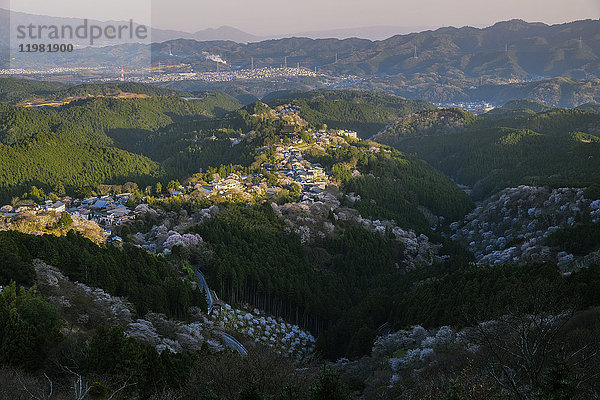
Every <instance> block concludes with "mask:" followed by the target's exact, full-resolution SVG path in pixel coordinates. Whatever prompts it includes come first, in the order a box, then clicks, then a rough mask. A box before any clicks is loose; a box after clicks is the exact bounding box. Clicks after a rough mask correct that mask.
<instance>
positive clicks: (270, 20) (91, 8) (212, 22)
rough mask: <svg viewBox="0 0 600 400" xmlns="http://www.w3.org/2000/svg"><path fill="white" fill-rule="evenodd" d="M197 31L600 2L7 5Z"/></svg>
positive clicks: (500, 15)
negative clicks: (150, 12)
mask: <svg viewBox="0 0 600 400" xmlns="http://www.w3.org/2000/svg"><path fill="white" fill-rule="evenodd" d="M149 4H151V10H152V18H151V19H152V24H151V25H152V26H153V27H154V28H159V29H172V30H178V31H187V32H196V31H199V30H203V29H207V28H217V27H220V26H224V25H226V26H231V27H235V28H238V29H241V30H243V31H245V32H248V33H251V34H254V35H258V36H261V37H277V36H278V37H281V36H286V35H293V34H297V33H300V32H310V31H331V30H334V29H346V30H350V31H351V29H352V28H356V29H358V28H363V27H383V26H386V27H388V28H389V27H398V28H399V32H398V33H405V32H400V30H402V29H404V30H405V31H411V29H412V30H424V29H433V28H438V27H442V26H455V27H460V26H465V25H469V26H476V27H483V26H489V25H492V24H493V23H495V22H498V21H503V20H508V19H514V18H519V19H523V20H525V21H529V22H545V23H548V24H556V23H563V22H569V21H574V20H578V19H598V18H600V0H569V1H566V0H454V1H452V0H418V1H406V0H303V1H295V2H291V1H282V0H277V1H276V0H252V1H248V0H223V1H204V0H125V1H123V0H101V1H98V0H52V1H48V0H12V4H11V9H12V10H13V11H20V12H26V13H30V14H37V15H50V16H55V17H76V18H90V19H98V20H105V21H106V20H129V19H130V18H133V19H134V20H136V22H139V23H143V24H149V21H148V19H150V17H149V16H148V13H146V12H141V11H140V10H143V9H145V10H148V9H149Z"/></svg>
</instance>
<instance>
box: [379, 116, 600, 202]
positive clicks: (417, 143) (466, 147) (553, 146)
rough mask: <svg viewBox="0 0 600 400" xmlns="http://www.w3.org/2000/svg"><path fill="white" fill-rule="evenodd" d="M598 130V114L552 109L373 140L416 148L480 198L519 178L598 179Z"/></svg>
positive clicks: (579, 182) (570, 182)
mask: <svg viewBox="0 0 600 400" xmlns="http://www.w3.org/2000/svg"><path fill="white" fill-rule="evenodd" d="M496 118H498V119H496ZM425 132H426V129H425ZM599 134H600V118H599V116H598V114H595V113H590V112H586V111H581V110H561V109H556V110H549V111H544V112H541V113H538V114H535V113H534V112H533V111H530V112H528V113H526V115H520V114H519V115H517V116H514V115H513V114H500V115H499V116H497V117H494V120H491V119H479V120H478V122H477V123H476V124H474V125H472V126H471V127H470V128H468V129H464V130H461V131H459V132H457V133H453V134H448V135H443V136H430V135H427V136H424V137H419V138H406V139H403V138H402V136H399V135H398V134H394V133H393V132H391V133H389V134H388V133H383V134H381V135H379V136H377V138H376V139H377V140H381V141H382V142H383V143H389V144H391V145H394V146H396V147H397V148H399V149H401V150H402V151H406V152H410V153H417V154H418V155H420V156H421V157H423V159H425V160H426V161H427V162H429V163H430V164H431V165H433V166H434V167H436V168H438V169H440V170H441V171H443V172H444V173H446V174H447V175H449V176H451V177H453V178H454V179H455V180H456V181H457V182H459V183H462V184H465V185H468V186H471V187H473V195H474V196H475V198H478V199H480V198H484V197H486V196H487V195H489V194H491V193H494V192H496V191H498V190H501V189H503V188H506V187H513V186H516V185H519V184H522V183H530V184H549V185H562V186H586V185H589V184H591V183H595V182H599V181H600V175H598V171H599V167H600V165H599V164H598V160H600V158H599V157H600V147H598V141H599V140H600V139H599V137H598V135H599Z"/></svg>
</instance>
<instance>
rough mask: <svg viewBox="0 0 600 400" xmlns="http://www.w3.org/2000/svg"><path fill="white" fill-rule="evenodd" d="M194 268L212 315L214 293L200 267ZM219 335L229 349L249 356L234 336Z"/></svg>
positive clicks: (221, 333)
mask: <svg viewBox="0 0 600 400" xmlns="http://www.w3.org/2000/svg"><path fill="white" fill-rule="evenodd" d="M193 268H194V272H196V278H198V285H200V287H201V288H202V290H204V293H206V302H207V303H208V313H209V314H210V312H211V311H212V309H213V307H214V305H215V299H214V297H213V295H212V292H211V291H210V288H209V287H208V283H207V282H206V278H204V274H203V273H202V271H200V267H198V266H194V267H193ZM218 333H219V334H220V335H221V336H222V337H223V341H224V342H225V344H226V345H227V347H229V348H230V349H232V350H233V351H237V352H238V353H240V354H241V355H242V356H247V355H248V350H246V348H245V347H244V346H243V345H242V344H241V343H240V342H239V341H238V340H237V339H236V338H234V337H233V336H231V335H230V334H228V333H225V332H218Z"/></svg>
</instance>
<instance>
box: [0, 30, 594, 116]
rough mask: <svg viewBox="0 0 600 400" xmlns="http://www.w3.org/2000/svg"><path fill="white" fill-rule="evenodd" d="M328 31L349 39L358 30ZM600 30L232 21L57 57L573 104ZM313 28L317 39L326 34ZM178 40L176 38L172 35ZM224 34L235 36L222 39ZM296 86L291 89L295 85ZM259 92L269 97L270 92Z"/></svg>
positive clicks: (589, 82) (409, 94) (451, 96)
mask: <svg viewBox="0 0 600 400" xmlns="http://www.w3.org/2000/svg"><path fill="white" fill-rule="evenodd" d="M57 22H60V21H57ZM386 29H389V30H388V31H387V33H391V32H392V31H393V29H394V28H393V27H379V28H364V29H362V30H361V29H357V31H356V32H357V33H360V32H363V33H365V32H367V31H369V30H370V33H371V34H372V35H376V34H387V33H385V31H386ZM397 29H400V28H397ZM325 32H328V33H327V34H331V35H332V36H335V35H337V36H340V37H343V36H346V35H349V34H351V33H352V32H351V31H348V30H338V31H325ZM598 32H600V21H598V20H591V19H589V20H582V21H575V22H570V23H565V24H558V25H547V24H543V23H529V22H525V21H522V20H511V21H504V22H498V23H496V24H494V25H493V26H490V27H487V28H474V27H462V28H454V27H446V28H440V29H436V30H428V31H423V32H419V33H409V34H403V35H396V36H392V37H390V38H388V39H385V40H378V41H372V40H368V39H359V38H349V39H334V38H330V39H319V40H316V39H310V38H300V37H293V38H283V39H277V40H262V41H261V40H260V39H261V38H260V37H257V36H254V35H250V34H247V33H245V32H243V31H240V30H237V29H235V28H231V27H221V28H218V29H207V30H203V31H199V32H196V33H193V34H192V33H185V32H179V31H164V30H154V31H153V42H154V43H153V44H152V45H151V47H150V48H148V45H143V44H139V43H130V44H122V45H118V46H111V47H104V48H83V49H78V50H77V51H75V52H74V53H71V54H68V53H67V54H55V55H53V62H55V63H56V65H60V66H65V67H68V66H106V67H112V68H114V66H115V65H116V66H126V69H127V68H135V65H136V62H137V63H138V64H143V63H144V62H146V65H147V60H148V55H149V54H151V55H152V62H153V63H154V64H155V65H158V63H161V64H162V65H163V66H165V65H169V64H173V65H184V64H187V65H189V68H190V70H193V71H194V72H204V71H215V62H221V60H222V61H223V62H222V64H221V66H220V69H221V71H227V70H228V69H231V70H239V69H249V68H251V65H252V64H254V66H255V67H258V68H260V67H280V66H282V65H284V64H285V63H286V62H287V65H288V66H296V65H300V66H301V67H304V68H310V69H314V68H316V69H317V70H318V72H320V73H322V75H320V76H319V77H317V78H311V79H309V80H307V79H305V80H303V81H302V82H301V83H300V84H301V85H302V88H303V89H308V88H319V87H329V88H336V86H335V85H336V84H337V83H335V81H334V82H333V83H332V81H331V80H329V77H348V76H350V77H355V78H354V79H351V80H349V81H345V82H343V83H342V86H343V87H346V88H357V89H365V90H378V91H388V92H392V93H394V94H397V95H400V96H403V97H406V98H413V99H417V98H418V99H425V100H428V101H431V102H435V103H442V104H443V103H449V102H471V101H475V102H478V101H492V102H493V103H494V104H504V103H506V102H507V101H509V100H512V99H522V98H531V99H532V100H537V101H542V102H545V103H546V104H548V105H550V106H563V107H574V106H578V105H580V104H584V103H587V102H591V101H596V102H597V101H598V100H600V94H599V93H600V91H599V90H598V89H599V88H600V84H599V83H598V80H599V79H600V35H598ZM305 34H306V35H307V36H310V35H314V36H315V37H317V36H320V35H321V34H325V33H324V32H321V33H319V32H312V33H310V32H305ZM365 34H366V33H365ZM173 37H177V39H170V38H173ZM220 38H228V40H217V39H220ZM0 46H1V43H0ZM149 50H150V51H149ZM36 57H37V58H36ZM28 60H29V61H30V62H31V64H32V65H33V66H35V63H36V62H37V61H39V62H46V61H47V58H46V57H42V56H36V55H32V56H31V57H29V58H28ZM36 60H37V61H36ZM556 79H559V80H556ZM309 81H310V82H309ZM182 85H183V86H182V88H184V87H185V90H188V88H189V87H191V88H193V90H201V89H205V88H206V86H208V85H209V82H204V81H193V85H191V86H189V85H187V84H186V83H185V82H183V83H182ZM202 85H204V86H202ZM273 85H275V83H273ZM294 85H295V84H294V83H292V84H291V86H285V87H284V88H287V89H293V88H296V87H295V86H294ZM263 86H264V85H263ZM278 88H280V89H281V88H282V87H281V86H279V87H278ZM548 88H550V89H551V90H548ZM234 89H235V88H234ZM190 90H191V89H190ZM272 90H276V89H271V91H272ZM252 93H253V94H254V95H256V96H258V97H262V95H264V93H265V91H264V90H262V89H261V90H256V91H252ZM261 93H262V94H261Z"/></svg>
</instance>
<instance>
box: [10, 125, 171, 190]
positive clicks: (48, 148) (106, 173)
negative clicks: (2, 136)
mask: <svg viewBox="0 0 600 400" xmlns="http://www.w3.org/2000/svg"><path fill="white" fill-rule="evenodd" d="M0 165H1V166H2V168H1V172H0V201H2V202H8V201H10V199H11V197H13V196H20V195H22V194H23V193H26V192H28V191H29V189H30V188H31V186H37V187H40V188H43V189H44V190H46V189H52V188H54V187H56V185H58V184H59V183H62V185H64V186H65V188H66V189H67V190H68V192H69V193H78V194H80V195H84V194H85V193H86V188H89V187H96V186H97V185H99V184H103V183H104V184H123V183H125V182H136V183H138V185H140V186H141V187H143V186H145V185H150V184H154V183H155V182H156V181H157V180H160V179H165V178H166V177H167V176H168V175H167V173H166V172H165V169H164V168H163V167H161V166H160V165H159V164H158V163H156V162H154V161H152V160H150V159H148V158H147V157H144V156H141V155H137V154H132V153H129V152H127V151H124V150H120V149H117V148H114V147H107V146H103V145H98V144H91V143H85V142H76V141H71V140H68V139H65V138H63V137H61V136H59V135H56V134H53V133H40V134H37V135H34V136H31V137H28V139H27V140H23V141H20V142H18V143H14V144H11V145H6V144H0Z"/></svg>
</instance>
